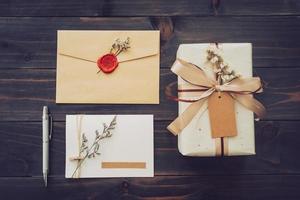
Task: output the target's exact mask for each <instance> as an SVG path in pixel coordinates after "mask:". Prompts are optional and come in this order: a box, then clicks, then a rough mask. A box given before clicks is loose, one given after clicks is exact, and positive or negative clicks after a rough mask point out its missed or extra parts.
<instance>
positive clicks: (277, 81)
mask: <svg viewBox="0 0 300 200" xmlns="http://www.w3.org/2000/svg"><path fill="white" fill-rule="evenodd" d="M270 71H271V72H272V73H270ZM0 72H1V73H0V121H40V120H41V108H42V106H43V105H48V106H49V108H50V111H51V113H52V114H53V116H54V120H55V121H64V120H65V115H66V114H81V113H83V114H113V113H118V114H154V118H155V120H173V119H175V118H176V117H177V110H178V109H177V102H175V101H172V100H169V99H167V97H166V95H165V94H164V89H165V87H166V86H167V85H168V84H170V83H172V82H174V81H176V76H175V75H174V74H173V73H171V72H170V70H169V69H162V70H161V72H160V76H161V81H160V104H159V105H133V104H131V105H113V106H112V105H83V104H81V105H78V104H76V105H71V104H70V105H64V104H55V87H56V85H55V76H56V72H55V70H53V69H10V70H1V71H0ZM299 73H300V69H299V68H289V69H272V70H271V69H269V68H257V69H255V74H256V75H258V76H260V77H261V78H262V79H263V82H264V85H265V91H264V93H262V94H259V95H256V97H257V98H258V99H259V100H261V102H262V103H263V104H264V105H265V106H266V107H267V111H268V113H267V116H266V117H265V118H264V120H296V119H297V120H299V119H300V113H299V110H300V104H299V102H300V97H299V87H300V79H299Z"/></svg>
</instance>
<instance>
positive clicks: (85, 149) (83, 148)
mask: <svg viewBox="0 0 300 200" xmlns="http://www.w3.org/2000/svg"><path fill="white" fill-rule="evenodd" d="M116 125H117V116H114V118H113V119H112V121H111V122H110V124H109V125H107V124H106V123H103V129H102V133H100V132H99V130H95V139H94V141H93V143H92V145H91V146H90V147H89V144H88V143H89V141H88V138H87V137H86V135H85V134H84V133H83V134H82V138H81V139H82V141H81V145H80V149H79V151H80V154H83V156H82V157H81V158H77V159H75V160H79V162H78V163H77V166H76V168H75V170H74V172H73V174H72V177H74V175H75V174H76V172H77V170H78V169H79V168H80V167H81V165H82V163H83V162H84V161H85V160H86V159H90V158H95V157H96V156H97V155H101V154H100V152H99V147H100V141H101V140H102V139H105V138H110V137H111V136H112V131H113V130H114V129H115V127H116ZM73 160H74V159H73Z"/></svg>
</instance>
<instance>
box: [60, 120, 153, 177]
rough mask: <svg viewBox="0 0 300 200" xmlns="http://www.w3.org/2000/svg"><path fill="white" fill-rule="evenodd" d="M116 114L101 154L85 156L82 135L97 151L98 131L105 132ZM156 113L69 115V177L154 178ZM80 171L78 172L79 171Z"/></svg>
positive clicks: (67, 139) (100, 145)
mask: <svg viewBox="0 0 300 200" xmlns="http://www.w3.org/2000/svg"><path fill="white" fill-rule="evenodd" d="M114 117H116V124H115V128H114V129H113V130H110V131H111V137H108V138H104V139H102V140H100V142H99V148H98V154H97V155H96V156H94V157H93V156H92V157H90V158H85V159H84V161H83V162H82V164H81V165H80V167H79V168H78V162H79V160H75V159H74V158H76V157H78V156H80V157H84V155H85V151H80V147H82V135H83V134H84V135H85V137H86V140H87V144H86V146H87V147H88V148H87V149H91V150H90V151H89V152H93V148H91V147H92V145H93V143H94V141H95V130H97V131H98V132H99V133H100V134H102V132H103V125H102V123H105V124H106V125H107V126H109V124H110V122H111V121H112V119H113V118H114ZM153 148H154V147H153V115H116V116H115V115H67V117H66V174H65V176H66V178H96V177H153V176H154V153H153V152H154V150H153ZM75 170H76V171H75Z"/></svg>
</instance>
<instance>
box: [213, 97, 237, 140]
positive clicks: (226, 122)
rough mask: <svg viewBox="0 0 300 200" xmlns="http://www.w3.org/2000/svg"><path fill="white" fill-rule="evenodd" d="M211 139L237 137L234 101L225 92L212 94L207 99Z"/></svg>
mask: <svg viewBox="0 0 300 200" xmlns="http://www.w3.org/2000/svg"><path fill="white" fill-rule="evenodd" d="M208 112H209V121H210V127H211V134H212V138H220V137H233V136H236V135H237V128H236V119H235V110H234V99H233V98H232V97H231V96H230V95H229V94H227V93H226V92H214V93H213V94H212V95H211V96H210V97H209V98H208Z"/></svg>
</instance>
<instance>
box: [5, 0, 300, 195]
mask: <svg viewBox="0 0 300 200" xmlns="http://www.w3.org/2000/svg"><path fill="white" fill-rule="evenodd" d="M58 29H83V30H88V29H90V30H104V29H125V30H129V29H130V30H136V29H138V30H140V29H141V30H149V29H150V30H151V29H156V30H157V29H159V30H160V31H161V66H160V67H161V70H160V73H161V76H160V77H161V84H160V91H161V92H160V93H161V97H160V102H161V103H160V104H159V105H138V106H137V105H115V106H112V105H56V104H55V74H56V30H58ZM201 42H251V43H253V63H254V71H255V74H256V75H259V76H260V77H262V79H263V81H264V83H265V87H266V89H265V92H264V93H263V94H262V95H259V96H257V98H258V99H260V100H261V101H262V102H263V103H264V104H265V105H266V107H267V109H268V115H267V116H266V118H265V119H264V120H262V121H260V122H256V123H255V127H256V149H257V155H256V156H247V157H224V158H196V157H194V158H190V157H183V156H181V155H180V154H179V152H178V150H177V139H176V138H175V137H173V136H171V135H170V134H169V133H168V131H167V130H166V126H167V124H168V123H170V121H171V120H172V119H174V118H175V117H176V116H177V103H176V102H172V101H169V100H167V99H166V97H165V96H164V93H163V90H164V88H165V86H166V85H167V84H168V83H170V82H173V81H175V80H176V76H174V75H173V74H172V73H171V72H170V70H169V68H170V65H171V64H172V62H173V61H174V59H175V53H176V50H177V48H178V45H179V44H180V43H201ZM45 104H46V105H49V107H50V109H51V112H52V113H53V115H54V120H55V122H54V135H53V136H54V138H53V142H52V145H51V166H50V167H51V173H50V178H49V187H48V188H47V189H45V188H44V187H43V180H42V176H41V168H42V162H41V158H42V148H41V147H42V146H41V145H42V144H41V108H42V106H43V105H45ZM72 113H87V114H111V113H120V114H151V113H153V114H154V115H155V177H154V178H115V179H81V180H67V179H65V178H64V173H65V172H64V166H65V115H66V114H72ZM299 120H300V1H297V0H272V1H259V0H221V1H218V0H211V1H209V0H160V1H159V0H151V1H150V0H149V1H146V0H135V1H133V0H123V1H122V0H111V1H109V0H103V1H100V0H90V1H87V2H84V1H80V0H77V1H75V0H28V1H21V0H0V199H1V200H2V199H3V200H6V199H18V200H19V199H45V200H46V199H51V200H52V199H57V200H59V199H72V200H77V199H104V200H108V199H164V200H173V199H222V200H225V199H228V200H232V199H262V200H265V199H272V200H278V199H300V156H299V153H300V131H299V129H300V123H299V122H300V121H299Z"/></svg>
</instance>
